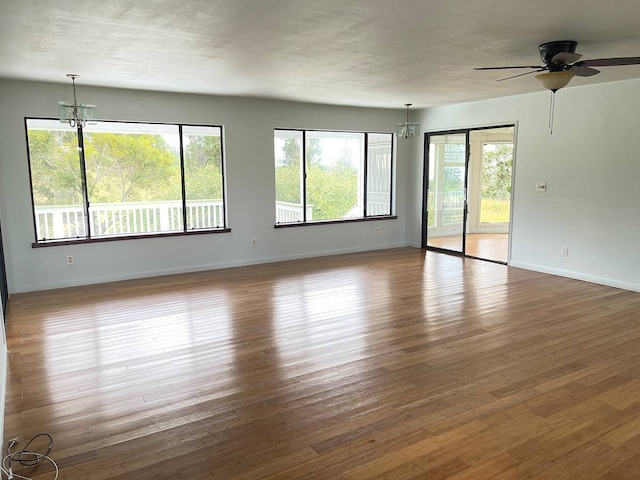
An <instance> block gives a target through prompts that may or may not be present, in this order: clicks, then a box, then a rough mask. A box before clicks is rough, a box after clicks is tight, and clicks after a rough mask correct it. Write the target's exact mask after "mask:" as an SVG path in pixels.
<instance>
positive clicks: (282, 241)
mask: <svg viewBox="0 0 640 480" xmlns="http://www.w3.org/2000/svg"><path fill="white" fill-rule="evenodd" d="M69 93H70V89H69V85H66V84H60V85H58V84H43V83H29V82H13V81H0V101H1V102H2V105H3V114H2V115H1V116H0V214H1V215H2V218H3V227H4V229H5V231H4V237H5V238H4V240H5V245H4V247H5V253H6V257H7V258H6V261H7V273H8V278H9V288H10V291H11V292H22V291H30V290H38V289H44V288H52V287H60V286H68V285H79V284H85V283H95V282H103V281H111V280H119V279H125V278H133V277H141V276H147V275H156V274H163V273H174V272H183V271H191V270H199V269H208V268H219V267H225V266H234V265H246V264H251V263H258V262H266V261H274V260H280V259H289V258H299V257H307V256H315V255H324V254H331V253H341V252H351V251H360V250H371V249H376V248H387V247H395V246H402V245H407V244H409V245H413V246H416V247H419V246H420V232H421V213H422V173H423V172H422V166H423V162H422V158H423V157H422V156H423V148H424V146H423V140H422V136H421V138H417V139H414V140H412V141H399V142H397V146H398V154H397V157H396V160H397V171H396V192H395V198H396V202H397V203H396V213H397V214H398V216H399V218H398V219H397V220H387V221H375V222H361V223H345V224H337V225H320V226H311V227H298V228H287V229H274V228H273V223H274V206H273V203H274V200H273V199H274V184H273V176H274V166H273V129H274V128H276V127H284V128H286V127H292V128H318V129H334V130H356V131H363V130H369V131H392V130H393V128H394V124H395V122H397V121H402V120H403V118H404V117H403V115H404V111H403V110H401V109H400V110H380V109H363V108H347V107H335V106H323V105H313V104H301V103H292V102H278V101H266V100H255V99H241V98H225V97H213V96H198V95H187V94H168V93H158V92H142V91H131V90H117V89H106V88H89V87H84V86H82V85H80V86H79V91H78V94H79V100H80V101H84V102H87V103H89V102H91V103H95V104H97V105H98V114H99V117H100V118H104V119H114V120H138V121H157V122H176V123H178V122H184V123H196V124H197V123H202V124H222V125H224V126H225V153H226V161H227V180H228V185H227V186H228V204H229V226H230V227H231V229H232V231H231V233H228V234H211V235H198V236H188V237H171V238H153V239H144V240H128V241H118V242H109V243H93V244H86V245H73V246H66V247H48V248H37V249H33V248H31V243H32V242H33V235H34V234H33V224H32V212H31V200H30V191H29V179H28V167H27V153H26V143H25V132H24V124H23V117H25V116H29V117H38V116H50V117H55V116H56V114H57V101H58V100H64V99H67V98H68V97H69ZM548 107H549V92H539V93H535V94H530V95H522V96H516V97H506V98H499V99H493V100H486V101H481V102H474V103H467V104H460V105H452V106H446V107H438V108H432V109H427V110H422V111H416V112H414V116H415V117H417V118H416V120H418V121H420V122H421V131H422V132H423V133H424V132H425V131H438V130H450V129H456V128H465V127H479V126H488V125H504V124H511V123H515V124H516V125H517V128H516V132H517V136H516V161H515V187H514V203H513V225H512V251H511V262H510V263H511V265H513V266H519V267H524V268H529V269H533V270H539V271H544V272H549V273H555V274H560V275H565V276H569V277H574V278H580V279H585V280H589V281H594V282H597V283H603V284H608V285H614V286H620V287H623V288H628V289H632V290H639V291H640V273H639V272H640V256H638V255H637V252H636V250H637V245H638V238H640V223H639V222H638V220H640V203H639V202H638V198H637V197H638V196H637V192H638V190H639V189H638V183H639V182H640V159H639V157H640V153H639V152H640V114H639V113H638V112H640V80H630V81H624V82H616V83H609V84H603V85H594V86H586V87H567V88H565V89H563V90H561V91H560V92H559V93H558V95H557V98H556V117H555V129H554V133H553V135H550V134H549V131H548V128H547V121H548ZM415 117H414V118H415ZM538 181H546V182H547V185H548V191H547V192H546V193H537V192H535V188H534V187H535V183H536V182H538ZM376 226H378V227H379V228H380V235H377V236H376V235H374V234H373V231H374V228H375V227H376ZM251 238H256V239H257V240H258V246H257V247H256V248H251V247H250V246H249V240H250V239H251ZM561 245H567V246H568V248H569V256H568V257H561V256H560V246H561ZM67 254H72V255H73V256H74V260H75V264H74V265H73V266H67V265H66V262H65V257H66V255H67Z"/></svg>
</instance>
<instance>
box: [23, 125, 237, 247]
mask: <svg viewBox="0 0 640 480" xmlns="http://www.w3.org/2000/svg"><path fill="white" fill-rule="evenodd" d="M26 128H27V143H28V152H29V166H30V173H31V190H32V194H33V213H34V224H35V233H36V243H37V244H45V243H49V242H56V241H69V240H90V239H105V238H113V237H126V238H130V237H132V236H137V235H153V234H178V233H187V232H196V231H213V230H226V229H227V228H226V217H225V205H224V197H225V196H224V164H223V149H222V128H221V127H219V126H189V125H167V124H148V123H126V122H96V123H95V124H94V125H87V126H86V127H84V128H79V129H73V128H70V127H69V126H68V125H66V124H62V123H60V122H59V121H57V120H45V119H27V120H26Z"/></svg>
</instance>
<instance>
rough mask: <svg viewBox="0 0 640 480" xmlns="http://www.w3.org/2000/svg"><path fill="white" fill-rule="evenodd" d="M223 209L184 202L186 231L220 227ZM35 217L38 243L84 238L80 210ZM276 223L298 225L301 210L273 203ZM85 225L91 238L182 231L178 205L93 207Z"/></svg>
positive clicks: (63, 208) (52, 210) (42, 211)
mask: <svg viewBox="0 0 640 480" xmlns="http://www.w3.org/2000/svg"><path fill="white" fill-rule="evenodd" d="M223 208H224V206H223V203H222V200H199V201H193V200H191V201H189V202H187V225H188V227H189V229H193V230H198V229H209V228H222V227H224V216H223V213H224V211H223ZM311 214H312V207H311V206H308V207H307V219H311ZM35 216H36V218H35V220H36V229H37V235H38V238H39V239H46V240H52V239H60V238H76V237H85V236H86V231H85V222H84V209H83V208H82V206H69V205H52V206H39V207H36V209H35ZM276 221H277V222H278V223H291V222H296V221H302V206H301V205H296V204H294V203H286V202H276ZM89 222H90V228H91V236H92V237H100V236H115V235H135V234H146V233H162V232H180V231H182V229H183V219H182V202H180V201H170V202H128V203H105V204H97V203H96V204H92V205H91V206H90V208H89Z"/></svg>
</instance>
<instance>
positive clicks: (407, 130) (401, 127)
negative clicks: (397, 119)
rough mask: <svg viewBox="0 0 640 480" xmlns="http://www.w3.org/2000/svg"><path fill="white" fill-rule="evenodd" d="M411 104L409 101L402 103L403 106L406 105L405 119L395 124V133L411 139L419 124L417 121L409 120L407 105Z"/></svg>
mask: <svg viewBox="0 0 640 480" xmlns="http://www.w3.org/2000/svg"><path fill="white" fill-rule="evenodd" d="M411 105H412V104H411V103H405V104H404V106H405V107H407V121H406V122H404V123H398V124H397V125H396V133H397V134H398V136H399V137H400V138H404V139H411V138H413V136H414V135H415V134H416V133H418V128H419V127H420V124H419V123H418V122H410V121H409V107H410V106H411Z"/></svg>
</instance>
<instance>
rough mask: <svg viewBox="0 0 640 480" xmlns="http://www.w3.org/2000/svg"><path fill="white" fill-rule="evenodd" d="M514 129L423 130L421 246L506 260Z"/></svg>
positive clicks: (505, 127)
mask: <svg viewBox="0 0 640 480" xmlns="http://www.w3.org/2000/svg"><path fill="white" fill-rule="evenodd" d="M514 136H515V128H514V126H513V125H507V126H496V127H485V128H477V129H465V130H457V131H451V132H436V133H429V134H426V135H425V170H424V185H425V195H424V207H423V208H424V215H423V240H422V246H423V247H424V248H428V249H431V250H440V251H445V252H453V253H457V254H463V255H465V256H468V257H474V258H480V259H483V260H491V261H493V262H498V263H507V262H508V260H509V231H510V217H511V186H512V182H513V175H512V167H513V154H514Z"/></svg>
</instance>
